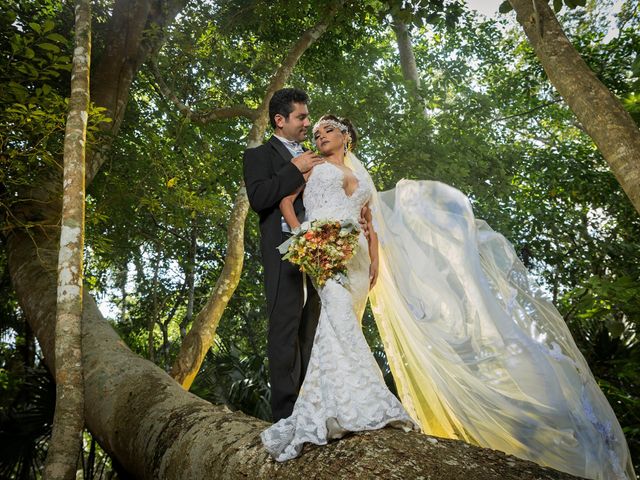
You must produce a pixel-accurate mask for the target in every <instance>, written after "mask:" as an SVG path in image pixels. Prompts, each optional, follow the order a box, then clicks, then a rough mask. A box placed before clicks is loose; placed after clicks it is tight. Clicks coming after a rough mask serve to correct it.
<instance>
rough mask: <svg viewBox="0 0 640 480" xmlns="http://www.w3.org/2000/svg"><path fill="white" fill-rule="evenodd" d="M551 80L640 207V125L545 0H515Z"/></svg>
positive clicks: (524, 26) (634, 202)
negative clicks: (594, 67)
mask: <svg viewBox="0 0 640 480" xmlns="http://www.w3.org/2000/svg"><path fill="white" fill-rule="evenodd" d="M509 2H510V3H511V6H512V7H513V9H514V10H515V11H516V18H517V20H518V23H520V25H522V28H524V31H525V34H526V35H527V38H528V39H529V42H530V43H531V45H532V46H533V49H534V51H535V53H536V55H537V56H538V59H539V60H540V63H542V66H543V67H544V69H545V71H546V73H547V76H548V77H549V80H550V81H551V83H552V84H553V85H554V87H556V89H557V90H558V92H559V93H560V95H562V97H563V98H564V100H565V101H566V102H567V105H569V108H571V110H573V113H574V114H575V115H576V117H577V118H578V120H579V121H580V123H581V124H582V126H583V127H584V130H585V131H586V132H587V134H589V136H590V137H591V138H592V139H593V141H594V142H595V144H596V146H597V147H598V149H599V150H600V152H601V153H602V156H603V157H604V158H605V160H606V161H607V162H608V163H609V166H610V167H611V170H612V172H613V174H614V175H615V176H616V178H617V179H618V181H619V182H620V185H621V186H622V188H623V190H624V191H625V192H626V194H627V195H628V197H629V199H630V200H631V203H633V205H634V207H635V208H636V210H637V211H638V212H640V131H639V130H638V127H637V125H636V124H635V122H634V121H633V119H632V118H631V116H630V115H629V114H628V113H627V112H626V111H625V110H624V108H623V107H622V105H621V104H620V102H619V101H618V100H617V99H616V98H615V97H614V96H613V94H612V93H611V92H609V90H607V88H606V87H605V86H604V85H603V84H602V82H600V80H598V78H597V77H596V75H595V74H594V73H593V71H592V70H591V69H590V68H589V66H588V65H587V64H586V63H585V62H584V60H583V59H582V57H580V55H579V54H578V52H577V51H576V49H575V48H574V47H573V45H572V44H571V42H569V39H568V38H567V37H566V35H565V34H564V32H563V31H562V27H561V26H560V23H558V20H557V19H556V16H555V15H554V13H553V11H552V10H551V8H550V7H549V5H548V3H547V1H545V0H509Z"/></svg>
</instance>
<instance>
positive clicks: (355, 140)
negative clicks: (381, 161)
mask: <svg viewBox="0 0 640 480" xmlns="http://www.w3.org/2000/svg"><path fill="white" fill-rule="evenodd" d="M323 120H333V121H334V122H338V123H341V124H343V125H345V126H346V127H347V130H348V131H349V135H351V147H350V148H351V150H355V148H356V144H357V143H358V134H357V133H356V129H355V127H354V126H353V124H352V123H351V120H349V119H348V118H340V117H336V116H335V115H331V114H330V113H328V114H326V115H323V116H322V117H320V120H318V122H321V121H323Z"/></svg>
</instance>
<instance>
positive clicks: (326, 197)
mask: <svg viewBox="0 0 640 480" xmlns="http://www.w3.org/2000/svg"><path fill="white" fill-rule="evenodd" d="M358 180H359V184H358V187H357V188H356V190H355V191H354V192H353V194H352V195H351V196H347V195H346V193H345V192H344V190H343V187H342V183H343V172H342V171H341V170H340V169H339V168H338V167H336V166H334V165H332V164H330V163H324V164H321V165H319V166H317V167H315V169H314V172H313V175H311V177H310V179H309V182H308V183H307V186H306V189H305V195H304V202H305V209H306V211H307V216H308V219H309V220H316V219H338V220H347V219H351V220H353V221H354V222H356V223H357V219H358V217H359V214H360V209H361V207H362V205H364V204H365V203H366V202H367V200H368V199H369V198H370V196H371V194H372V192H371V190H370V187H369V183H368V182H367V181H366V179H364V178H362V177H358ZM318 293H319V295H320V300H321V302H322V309H321V311H320V318H319V320H318V328H317V330H316V335H315V338H314V343H313V349H312V351H311V357H310V359H309V366H308V367H307V374H306V376H305V380H304V383H303V384H302V388H301V390H300V395H299V396H298V399H297V401H296V404H295V406H294V409H293V413H292V414H291V416H290V417H288V418H285V419H282V420H280V421H279V422H277V423H275V424H274V425H272V426H271V427H269V428H268V429H267V430H265V431H264V432H262V435H261V437H262V441H263V443H264V445H265V447H266V449H267V450H268V451H269V453H270V454H271V455H272V456H273V457H274V458H275V459H276V460H278V461H285V460H289V459H292V458H294V457H296V456H298V455H299V453H300V451H301V450H302V446H303V444H304V443H306V442H309V443H315V444H317V445H324V444H326V443H327V442H328V441H329V440H332V439H336V438H340V437H342V436H344V435H345V434H346V433H347V432H358V431H364V430H375V429H378V428H382V427H384V426H385V425H391V426H395V427H399V428H403V429H405V430H412V429H417V425H416V424H415V423H414V422H413V420H412V419H411V418H410V417H409V415H408V414H407V412H406V411H405V409H404V408H403V406H402V404H401V403H400V402H399V401H398V399H397V398H396V397H395V396H394V395H393V394H392V393H391V392H390V391H389V390H388V388H387V387H386V385H385V383H384V379H383V378H382V374H381V372H380V369H379V368H378V365H377V363H376V361H375V359H374V357H373V355H372V353H371V350H370V349H369V346H368V345H367V342H366V340H365V338H364V335H363V333H362V330H361V327H360V321H359V319H360V318H361V316H362V312H363V311H364V306H365V303H366V301H367V295H368V293H369V252H368V245H367V240H366V238H365V237H364V235H363V234H362V233H361V234H360V238H359V243H358V248H357V250H356V253H355V254H354V256H353V258H352V259H351V260H350V261H349V264H348V274H347V281H346V282H344V285H343V284H341V283H338V282H337V281H335V280H333V279H331V280H328V281H327V283H326V284H325V285H324V286H323V287H320V288H318Z"/></svg>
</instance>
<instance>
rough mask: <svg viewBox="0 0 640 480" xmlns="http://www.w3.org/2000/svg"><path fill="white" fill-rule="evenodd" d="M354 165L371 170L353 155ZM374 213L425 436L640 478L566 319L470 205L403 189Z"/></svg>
mask: <svg viewBox="0 0 640 480" xmlns="http://www.w3.org/2000/svg"><path fill="white" fill-rule="evenodd" d="M346 162H347V164H350V166H351V167H352V168H354V169H357V170H359V171H361V172H366V169H365V168H364V166H363V165H362V164H361V162H360V161H359V160H358V159H357V158H356V157H355V156H354V155H353V154H351V153H349V154H348V155H347V158H346ZM365 176H366V178H368V181H369V182H371V186H372V188H373V182H372V181H371V177H370V176H369V175H368V174H366V175H365ZM371 206H372V213H373V222H374V227H375V229H376V232H377V234H378V237H379V240H380V273H379V279H378V283H377V285H376V287H375V288H374V289H373V290H372V292H371V295H370V299H371V304H372V309H373V313H374V316H375V319H376V323H377V325H378V329H379V332H380V336H381V338H382V341H383V344H384V347H385V351H386V354H387V359H388V362H389V366H390V368H391V371H392V373H393V377H394V379H395V382H396V386H397V388H398V393H399V395H400V398H401V400H402V403H403V404H404V405H405V407H406V408H407V410H408V411H409V413H410V414H411V415H412V416H413V417H414V418H415V419H416V420H418V421H419V423H420V425H421V426H422V429H423V431H424V432H425V433H428V434H432V435H436V436H442V437H448V438H458V439H462V440H465V441H467V442H470V443H474V444H477V445H480V446H483V447H490V448H494V449H498V450H502V451H505V452H507V453H511V454H513V455H516V456H518V457H522V458H526V459H529V460H532V461H534V462H537V463H540V464H543V465H548V466H550V467H553V468H555V469H558V470H562V471H566V472H568V473H571V474H574V475H578V476H583V477H587V478H597V479H603V480H605V479H606V480H609V479H625V478H627V479H635V478H636V477H635V474H634V471H633V466H632V463H631V458H630V455H629V450H628V447H627V444H626V440H625V438H624V435H623V432H622V429H621V428H620V425H619V423H618V421H617V419H616V417H615V414H614V413H613V410H612V409H611V407H610V405H609V403H608V402H607V400H606V398H605V396H604V395H603V393H602V392H601V390H600V388H599V387H598V385H597V384H596V382H595V379H594V377H593V375H592V373H591V371H590V370H589V367H588V365H587V363H586V361H585V360H584V358H583V356H582V354H581V353H580V351H579V350H578V348H577V346H576V344H575V343H574V341H573V338H572V337H571V334H570V332H569V330H568V328H567V326H566V324H565V322H564V320H563V318H562V316H561V315H560V313H559V312H558V311H557V310H556V308H555V307H554V306H553V305H552V304H551V303H550V302H549V301H547V300H545V299H544V297H543V295H542V294H541V292H539V291H538V289H537V287H536V286H535V285H534V284H532V283H530V281H529V277H528V274H527V270H526V269H525V267H524V265H523V264H522V263H521V262H520V260H519V259H518V257H517V256H516V254H515V252H514V250H513V248H512V246H511V244H510V243H509V242H508V241H507V240H506V239H505V238H504V237H503V236H502V235H500V234H499V233H496V232H494V231H493V230H492V229H491V228H490V227H489V226H488V225H487V224H486V223H485V222H483V221H481V220H476V219H475V218H474V216H473V212H472V210H471V205H470V204H469V201H468V199H467V198H466V196H465V195H464V194H462V193H461V192H460V191H458V190H456V189H455V188H452V187H450V186H448V185H445V184H443V183H440V182H433V181H408V180H402V181H400V182H399V183H398V184H397V185H396V188H395V189H393V190H389V191H386V192H381V193H378V194H377V195H374V198H373V200H372V204H371Z"/></svg>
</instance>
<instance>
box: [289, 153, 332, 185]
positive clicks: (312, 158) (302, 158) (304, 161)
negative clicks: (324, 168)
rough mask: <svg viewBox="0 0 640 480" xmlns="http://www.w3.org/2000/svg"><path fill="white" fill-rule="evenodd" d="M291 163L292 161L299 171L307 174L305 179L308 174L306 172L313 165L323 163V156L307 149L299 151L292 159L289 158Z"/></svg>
mask: <svg viewBox="0 0 640 480" xmlns="http://www.w3.org/2000/svg"><path fill="white" fill-rule="evenodd" d="M291 163H293V164H294V165H295V166H296V168H297V169H298V170H300V173H302V174H305V173H306V174H307V176H306V177H305V180H306V179H307V177H308V176H309V175H308V173H309V172H310V171H311V169H312V168H313V167H315V166H316V165H319V164H321V163H324V157H321V156H320V155H318V154H317V153H315V152H313V151H311V150H307V151H306V152H304V153H301V154H300V155H298V156H297V157H295V158H294V159H293V160H291Z"/></svg>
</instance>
